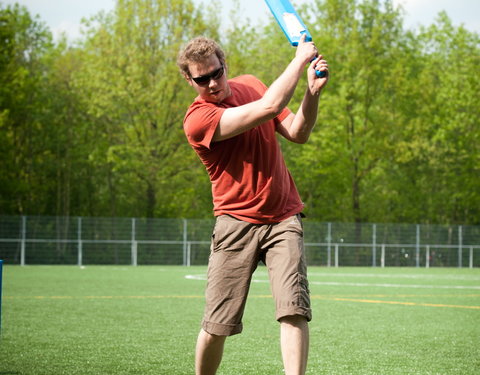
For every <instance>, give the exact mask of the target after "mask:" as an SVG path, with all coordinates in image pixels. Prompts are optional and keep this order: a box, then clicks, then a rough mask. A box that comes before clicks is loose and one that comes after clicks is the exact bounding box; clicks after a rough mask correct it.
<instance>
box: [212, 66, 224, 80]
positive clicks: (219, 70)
mask: <svg viewBox="0 0 480 375" xmlns="http://www.w3.org/2000/svg"><path fill="white" fill-rule="evenodd" d="M221 76H223V66H222V67H221V68H220V69H218V70H217V71H216V72H213V74H212V78H213V79H219V78H220V77H221Z"/></svg>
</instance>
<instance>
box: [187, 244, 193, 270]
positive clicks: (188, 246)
mask: <svg viewBox="0 0 480 375" xmlns="http://www.w3.org/2000/svg"><path fill="white" fill-rule="evenodd" d="M191 254H192V243H191V242H188V243H187V267H190V265H191V263H190V262H191Z"/></svg>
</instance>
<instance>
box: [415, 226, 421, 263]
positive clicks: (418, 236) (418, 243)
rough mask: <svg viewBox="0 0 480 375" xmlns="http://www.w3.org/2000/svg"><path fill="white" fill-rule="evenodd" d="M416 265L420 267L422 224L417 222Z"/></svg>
mask: <svg viewBox="0 0 480 375" xmlns="http://www.w3.org/2000/svg"><path fill="white" fill-rule="evenodd" d="M415 267H417V268H418V267H420V224H417V240H416V245H415Z"/></svg>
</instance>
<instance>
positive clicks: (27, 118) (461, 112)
mask: <svg viewBox="0 0 480 375" xmlns="http://www.w3.org/2000/svg"><path fill="white" fill-rule="evenodd" d="M220 6H221V4H220V3H219V2H215V3H211V4H210V5H203V4H200V5H199V6H196V5H195V3H194V2H193V1H192V0H154V1H152V0H120V1H118V2H117V5H116V7H115V9H114V10H113V11H112V12H110V13H103V12H101V13H99V14H98V15H96V16H94V17H92V18H91V19H89V20H85V21H84V35H83V37H82V38H81V39H80V40H78V41H75V43H70V44H69V43H68V42H67V41H66V40H61V41H60V42H58V43H56V44H54V43H52V37H51V34H50V32H49V31H48V30H47V29H46V27H45V25H44V24H43V23H42V22H40V21H39V20H38V19H37V18H32V17H31V16H30V14H29V13H28V10H27V9H26V8H24V7H20V6H18V5H15V6H6V7H3V6H2V5H0V129H1V131H0V152H1V154H2V156H3V160H4V162H2V164H1V166H0V168H1V173H0V212H1V213H2V214H38V215H62V216H68V215H86V216H147V217H152V216H154V217H178V216H183V217H199V218H204V217H209V216H211V207H212V204H211V193H210V185H209V181H208V178H207V176H206V173H205V170H204V168H203V166H202V165H201V163H200V162H199V160H198V158H197V156H196V155H195V153H194V152H193V151H192V150H191V148H190V147H189V146H188V144H187V142H186V139H185V136H184V134H183V131H182V121H183V116H184V114H185V111H186V109H187V107H188V105H189V104H190V102H191V101H192V99H193V97H194V96H195V93H194V92H193V91H192V89H191V88H190V87H189V86H188V85H187V84H186V83H185V82H184V80H183V78H182V76H181V75H180V74H179V72H178V69H177V67H176V64H175V60H176V55H177V53H178V50H179V49H180V46H181V45H182V44H183V43H185V42H186V41H187V40H189V39H190V38H191V37H193V36H196V35H199V34H204V35H207V36H210V37H213V38H215V39H217V40H219V41H220V42H221V44H222V45H223V47H224V49H225V51H226V53H227V63H228V68H229V70H228V73H229V76H230V77H233V76H236V75H239V74H244V73H250V74H255V75H256V76H258V77H259V78H260V79H262V80H263V81H264V82H265V83H266V84H271V83H272V82H273V81H274V80H275V78H276V77H278V75H279V74H280V73H281V72H282V70H283V69H284V67H285V66H286V65H287V64H288V62H289V61H290V59H291V58H292V56H293V55H294V49H293V48H292V47H290V46H289V44H288V43H287V42H286V40H285V37H284V35H283V33H282V31H281V30H280V29H279V28H278V26H277V25H276V23H275V21H274V20H273V17H272V18H271V21H270V22H269V23H267V24H265V25H253V24H252V23H251V21H250V20H249V19H247V18H245V17H243V13H242V5H241V2H239V1H236V2H235V5H234V11H233V12H232V14H231V16H230V17H231V20H232V21H231V22H230V26H228V27H226V26H225V25H223V26H222V24H221V21H220V19H219V16H218V14H219V12H218V8H219V7H220ZM261 6H262V11H266V9H265V8H264V7H263V4H262V5H261ZM215 9H217V10H215ZM259 11H260V5H259ZM299 12H300V13H301V15H302V17H303V18H304V20H305V21H306V23H307V24H308V26H309V29H310V31H311V33H312V34H313V36H314V40H315V42H316V44H317V46H318V48H319V50H320V53H322V54H323V55H324V56H325V58H326V59H327V61H328V62H329V67H330V73H331V77H330V82H329V84H328V86H327V88H326V90H325V91H324V93H323V94H322V99H321V104H320V107H321V108H320V113H319V116H318V121H317V126H316V128H315V130H314V132H313V134H312V136H311V138H310V141H309V142H308V143H307V144H306V145H301V146H300V145H295V144H291V143H288V142H285V141H284V140H280V142H281V145H282V148H283V150H284V153H285V156H286V159H287V164H288V166H289V169H290V170H291V172H292V174H293V176H294V179H295V181H296V183H297V186H298V188H299V190H300V194H301V196H302V198H303V199H304V201H305V203H306V213H307V215H308V216H309V217H311V218H313V219H315V220H318V221H355V222H368V221H370V222H373V221H376V222H418V223H463V224H479V218H480V170H479V168H480V167H479V165H480V149H479V148H480V146H479V145H480V139H479V138H480V135H479V134H480V131H479V119H480V103H479V100H480V99H479V96H478V92H479V91H480V74H479V73H480V48H479V44H480V43H479V41H480V40H479V35H478V34H476V33H473V32H471V31H468V30H466V29H465V28H463V27H455V26H453V25H452V23H451V21H450V20H449V18H448V15H447V14H445V13H440V14H439V15H438V18H437V20H436V21H435V23H434V24H432V25H430V26H427V27H422V28H420V29H418V30H415V31H406V30H404V28H403V14H402V9H401V8H397V7H395V6H393V3H392V1H390V0H364V1H359V0H340V1H339V0H312V1H311V2H310V3H309V4H304V6H303V7H301V8H299ZM305 84H306V81H305V79H303V80H302V81H301V82H300V83H299V85H298V87H299V88H298V90H297V92H296V93H295V96H294V98H293V100H292V102H291V104H290V105H289V107H290V108H291V109H292V110H294V111H295V110H296V109H297V108H298V106H299V104H300V102H301V99H302V97H303V93H304V87H305ZM3 160H2V161H3Z"/></svg>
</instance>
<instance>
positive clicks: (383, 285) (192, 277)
mask: <svg viewBox="0 0 480 375" xmlns="http://www.w3.org/2000/svg"><path fill="white" fill-rule="evenodd" d="M185 278H186V279H189V280H200V281H205V280H206V279H207V275H205V274H197V275H186V276H185ZM252 282H254V283H268V282H269V281H268V280H264V279H256V278H254V279H253V280H252ZM310 284H311V285H325V286H357V287H379V288H411V289H474V290H480V286H467V285H419V284H386V283H350V282H337V281H310Z"/></svg>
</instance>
